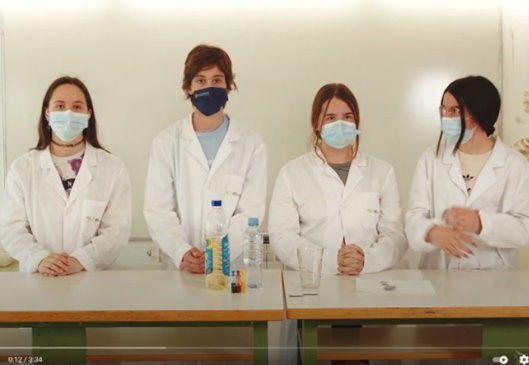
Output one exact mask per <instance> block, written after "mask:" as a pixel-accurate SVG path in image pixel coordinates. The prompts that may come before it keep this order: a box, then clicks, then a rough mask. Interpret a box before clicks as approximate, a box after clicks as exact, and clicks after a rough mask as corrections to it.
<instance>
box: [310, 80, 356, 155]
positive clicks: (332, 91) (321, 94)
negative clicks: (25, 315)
mask: <svg viewBox="0 0 529 365" xmlns="http://www.w3.org/2000/svg"><path fill="white" fill-rule="evenodd" d="M334 97H336V98H338V99H340V100H342V101H343V102H344V103H346V104H347V106H349V108H351V111H352V112H353V116H354V119H355V123H356V126H357V128H360V109H359V108H358V101H357V100H356V98H355V96H354V95H353V93H352V92H351V90H350V89H349V88H348V87H347V86H345V85H344V84H327V85H324V86H322V87H321V88H320V89H319V90H318V92H317V93H316V96H315V97H314V101H313V102H312V113H311V117H310V121H311V125H312V148H313V149H314V151H315V152H317V147H318V145H319V144H320V142H321V133H320V131H318V126H319V118H320V114H321V111H322V108H323V104H325V103H326V102H327V101H330V100H331V99H332V98H334ZM328 107H329V103H327V105H326V106H325V110H324V111H323V114H325V113H326V112H327V108H328ZM359 145H360V137H359V136H356V143H355V146H354V153H355V155H356V152H357V151H358V146H359Z"/></svg>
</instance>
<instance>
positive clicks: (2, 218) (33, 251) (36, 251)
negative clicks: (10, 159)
mask: <svg viewBox="0 0 529 365" xmlns="http://www.w3.org/2000/svg"><path fill="white" fill-rule="evenodd" d="M25 199H26V197H25V196H24V189H23V184H22V181H21V179H20V177H19V176H18V175H17V173H16V172H15V171H14V169H13V167H12V168H11V169H10V170H9V172H8V174H7V178H6V183H5V191H4V198H3V201H2V207H1V208H0V242H1V243H2V246H3V247H4V249H5V250H6V252H7V253H8V254H9V255H10V256H11V257H13V258H14V259H15V260H17V261H18V262H19V268H20V271H22V272H27V273H33V272H36V271H37V269H38V266H39V264H40V262H41V261H42V259H44V258H45V257H47V256H48V255H50V254H51V252H50V251H49V250H47V249H45V248H44V247H43V246H41V245H40V244H39V243H38V242H37V241H36V239H35V237H34V236H33V234H32V233H31V227H30V223H29V220H28V215H27V212H26V205H25Z"/></svg>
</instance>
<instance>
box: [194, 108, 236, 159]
mask: <svg viewBox="0 0 529 365" xmlns="http://www.w3.org/2000/svg"><path fill="white" fill-rule="evenodd" d="M229 126H230V119H229V118H228V116H227V115H225V116H224V121H223V122H222V124H221V125H220V126H219V127H218V128H217V129H215V130H214V131H211V132H196V134H197V138H198V141H199V142H200V145H201V146H202V150H203V151H204V155H206V159H207V160H208V165H209V167H210V168H211V165H213V161H214V160H215V156H217V152H218V151H219V148H220V145H221V144H222V141H223V140H224V137H225V136H226V133H227V132H228V127H229Z"/></svg>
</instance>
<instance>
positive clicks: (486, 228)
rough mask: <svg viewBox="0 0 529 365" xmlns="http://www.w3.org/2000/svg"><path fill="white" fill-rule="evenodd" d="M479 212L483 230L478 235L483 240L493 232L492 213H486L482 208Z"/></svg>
mask: <svg viewBox="0 0 529 365" xmlns="http://www.w3.org/2000/svg"><path fill="white" fill-rule="evenodd" d="M478 214H479V219H480V220H481V232H479V234H478V237H479V238H480V239H481V240H484V241H485V240H486V238H487V236H489V235H490V234H491V233H492V222H491V216H490V214H488V213H485V212H484V211H482V210H480V211H479V212H478Z"/></svg>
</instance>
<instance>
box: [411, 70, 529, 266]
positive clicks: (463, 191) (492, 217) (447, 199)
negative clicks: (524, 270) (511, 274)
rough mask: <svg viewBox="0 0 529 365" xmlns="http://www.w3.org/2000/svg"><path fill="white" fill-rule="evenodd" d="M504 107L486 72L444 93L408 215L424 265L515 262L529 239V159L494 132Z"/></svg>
mask: <svg viewBox="0 0 529 365" xmlns="http://www.w3.org/2000/svg"><path fill="white" fill-rule="evenodd" d="M499 111H500V95H499V93H498V90H497V89H496V87H495V86H494V85H493V84H492V83H491V82H490V81H489V80H487V79H486V78H484V77H482V76H469V77H465V78H462V79H458V80H455V81H454V82H452V83H451V84H450V85H448V87H447V88H446V89H445V91H444V92H443V94H442V99H441V106H440V117H441V125H440V127H441V134H440V137H439V140H438V142H437V145H436V146H433V147H431V148H429V149H428V150H427V151H426V152H424V153H423V155H422V156H421V158H420V159H419V162H418V163H417V167H416V170H415V176H414V177H413V182H412V186H411V190H410V195H409V207H408V212H407V214H406V233H407V236H408V240H409V243H410V246H411V248H413V249H414V250H416V251H419V252H421V253H422V258H421V261H420V268H428V269H491V268H513V267H515V266H516V253H517V249H518V248H520V247H522V246H524V245H527V244H528V243H529V165H528V163H527V161H526V160H525V159H524V157H523V156H522V155H521V154H520V153H519V152H517V151H515V150H513V149H511V148H508V147H507V146H505V145H504V144H503V143H502V142H501V141H500V140H499V138H496V137H494V131H495V124H496V120H497V119H498V115H499Z"/></svg>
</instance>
